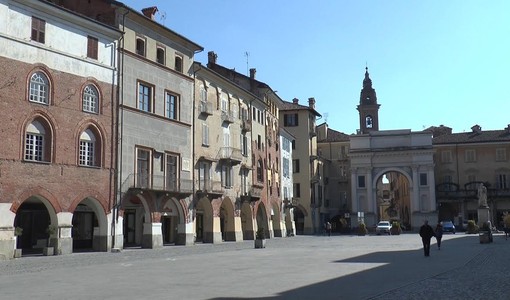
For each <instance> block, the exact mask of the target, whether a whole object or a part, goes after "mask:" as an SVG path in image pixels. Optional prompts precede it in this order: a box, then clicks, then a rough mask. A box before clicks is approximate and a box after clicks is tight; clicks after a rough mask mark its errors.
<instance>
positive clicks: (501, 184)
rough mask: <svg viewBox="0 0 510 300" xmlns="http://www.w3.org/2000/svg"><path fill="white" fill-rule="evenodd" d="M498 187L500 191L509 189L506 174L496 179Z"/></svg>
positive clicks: (499, 175)
mask: <svg viewBox="0 0 510 300" xmlns="http://www.w3.org/2000/svg"><path fill="white" fill-rule="evenodd" d="M496 186H497V187H498V189H501V190H503V189H508V181H507V176H506V174H498V175H497V177H496Z"/></svg>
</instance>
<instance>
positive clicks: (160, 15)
mask: <svg viewBox="0 0 510 300" xmlns="http://www.w3.org/2000/svg"><path fill="white" fill-rule="evenodd" d="M165 20H166V11H163V12H160V13H159V21H160V22H161V24H162V25H165Z"/></svg>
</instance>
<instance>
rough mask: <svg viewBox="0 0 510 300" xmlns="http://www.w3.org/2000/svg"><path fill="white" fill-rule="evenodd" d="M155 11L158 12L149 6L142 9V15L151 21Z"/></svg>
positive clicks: (154, 7)
mask: <svg viewBox="0 0 510 300" xmlns="http://www.w3.org/2000/svg"><path fill="white" fill-rule="evenodd" d="M157 11H158V8H157V7H156V6H151V7H147V8H144V9H142V13H143V15H144V16H146V17H147V18H149V19H151V20H154V15H155V14H156V12H157Z"/></svg>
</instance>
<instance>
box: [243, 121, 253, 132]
mask: <svg viewBox="0 0 510 300" xmlns="http://www.w3.org/2000/svg"><path fill="white" fill-rule="evenodd" d="M241 130H242V131H243V132H247V131H251V119H247V120H243V121H242V122H241Z"/></svg>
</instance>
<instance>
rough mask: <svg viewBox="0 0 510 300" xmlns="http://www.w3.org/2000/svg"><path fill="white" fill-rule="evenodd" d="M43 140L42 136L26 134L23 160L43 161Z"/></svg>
mask: <svg viewBox="0 0 510 300" xmlns="http://www.w3.org/2000/svg"><path fill="white" fill-rule="evenodd" d="M43 153H44V139H43V136H42V135H38V134H33V133H27V136H26V140H25V160H32V161H43V158H44V157H43Z"/></svg>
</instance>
